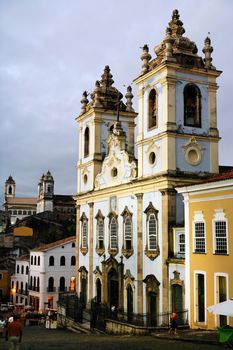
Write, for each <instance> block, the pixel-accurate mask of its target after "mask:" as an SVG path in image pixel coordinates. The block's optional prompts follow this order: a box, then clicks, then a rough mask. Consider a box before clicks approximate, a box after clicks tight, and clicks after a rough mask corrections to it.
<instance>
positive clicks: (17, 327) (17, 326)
mask: <svg viewBox="0 0 233 350" xmlns="http://www.w3.org/2000/svg"><path fill="white" fill-rule="evenodd" d="M22 335H23V328H22V324H21V322H20V320H19V317H18V315H14V316H13V321H12V322H9V324H8V326H7V329H6V336H5V338H6V341H7V340H8V341H9V345H8V349H9V350H19V343H20V342H21V340H22Z"/></svg>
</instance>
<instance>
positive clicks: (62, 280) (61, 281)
mask: <svg viewBox="0 0 233 350" xmlns="http://www.w3.org/2000/svg"><path fill="white" fill-rule="evenodd" d="M59 291H60V292H65V277H61V278H60V285H59Z"/></svg>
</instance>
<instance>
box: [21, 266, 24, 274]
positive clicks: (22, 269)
mask: <svg viewBox="0 0 233 350" xmlns="http://www.w3.org/2000/svg"><path fill="white" fill-rule="evenodd" d="M21 274H22V275H23V274H24V266H23V265H22V266H21Z"/></svg>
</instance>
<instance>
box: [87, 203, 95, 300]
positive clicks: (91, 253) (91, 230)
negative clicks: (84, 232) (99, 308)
mask: <svg viewBox="0 0 233 350" xmlns="http://www.w3.org/2000/svg"><path fill="white" fill-rule="evenodd" d="M89 207H90V231H89V232H90V233H89V249H88V250H89V302H91V300H92V298H93V220H94V218H93V207H94V203H93V202H91V203H89Z"/></svg>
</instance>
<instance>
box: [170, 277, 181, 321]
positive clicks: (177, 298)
mask: <svg viewBox="0 0 233 350" xmlns="http://www.w3.org/2000/svg"><path fill="white" fill-rule="evenodd" d="M172 311H176V313H177V317H178V319H177V321H178V324H179V323H181V324H182V321H183V313H182V311H183V299H182V286H180V285H179V284H174V285H173V286H172Z"/></svg>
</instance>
